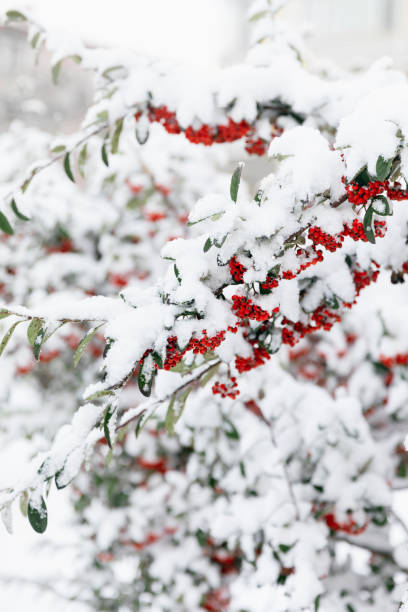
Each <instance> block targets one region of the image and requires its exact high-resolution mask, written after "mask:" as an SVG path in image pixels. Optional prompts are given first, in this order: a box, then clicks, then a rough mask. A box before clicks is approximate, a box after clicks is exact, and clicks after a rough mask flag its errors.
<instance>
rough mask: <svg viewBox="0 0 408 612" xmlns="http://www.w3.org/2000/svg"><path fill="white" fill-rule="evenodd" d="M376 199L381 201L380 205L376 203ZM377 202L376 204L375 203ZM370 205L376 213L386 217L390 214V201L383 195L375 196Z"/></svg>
mask: <svg viewBox="0 0 408 612" xmlns="http://www.w3.org/2000/svg"><path fill="white" fill-rule="evenodd" d="M378 201H380V202H382V205H379V204H378ZM376 202H377V205H376ZM371 205H372V207H373V210H374V212H375V214H376V215H381V216H382V217H387V216H388V215H389V214H390V203H389V202H388V200H387V198H386V197H385V196H381V195H380V196H377V197H376V198H375V200H373V202H372V204H371Z"/></svg>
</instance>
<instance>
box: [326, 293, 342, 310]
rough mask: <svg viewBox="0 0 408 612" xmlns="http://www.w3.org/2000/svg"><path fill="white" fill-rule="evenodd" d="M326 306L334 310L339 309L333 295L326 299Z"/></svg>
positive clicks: (335, 297)
mask: <svg viewBox="0 0 408 612" xmlns="http://www.w3.org/2000/svg"><path fill="white" fill-rule="evenodd" d="M326 304H327V306H328V307H329V308H333V309H334V310H337V308H339V307H340V304H339V301H338V299H337V296H336V295H334V293H333V294H332V295H331V296H330V297H326Z"/></svg>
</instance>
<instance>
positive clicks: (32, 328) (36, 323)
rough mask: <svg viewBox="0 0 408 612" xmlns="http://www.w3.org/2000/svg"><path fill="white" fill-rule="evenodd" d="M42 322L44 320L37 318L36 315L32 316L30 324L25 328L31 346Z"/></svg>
mask: <svg viewBox="0 0 408 612" xmlns="http://www.w3.org/2000/svg"><path fill="white" fill-rule="evenodd" d="M43 323H44V320H43V319H39V318H38V317H34V319H31V321H30V325H29V326H28V328H27V338H28V341H29V343H30V345H31V346H34V344H35V341H36V338H37V336H38V333H39V331H40V329H41V328H42V326H43Z"/></svg>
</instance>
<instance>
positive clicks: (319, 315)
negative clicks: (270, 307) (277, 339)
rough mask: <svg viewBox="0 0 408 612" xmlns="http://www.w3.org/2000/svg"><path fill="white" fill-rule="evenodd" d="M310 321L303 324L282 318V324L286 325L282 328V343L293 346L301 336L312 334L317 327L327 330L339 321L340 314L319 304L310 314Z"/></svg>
mask: <svg viewBox="0 0 408 612" xmlns="http://www.w3.org/2000/svg"><path fill="white" fill-rule="evenodd" d="M310 321H311V322H310V323H308V324H307V325H305V324H304V323H301V322H300V321H296V323H294V322H293V321H290V320H289V319H287V318H286V317H284V319H283V320H282V325H284V326H286V327H283V329H282V343H283V344H288V345H289V346H295V344H297V343H298V342H299V340H300V339H301V338H304V337H305V336H306V335H308V334H312V333H314V332H315V331H318V330H319V329H323V330H324V331H329V330H330V329H331V328H332V327H333V325H334V324H335V323H338V322H339V321H341V318H340V315H338V314H337V313H335V312H333V311H331V310H329V309H328V308H325V307H324V306H319V307H318V308H316V310H315V311H314V312H313V313H312V314H311V315H310Z"/></svg>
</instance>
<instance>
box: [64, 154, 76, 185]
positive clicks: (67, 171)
mask: <svg viewBox="0 0 408 612" xmlns="http://www.w3.org/2000/svg"><path fill="white" fill-rule="evenodd" d="M64 170H65V174H66V175H67V177H68V178H69V179H70V180H71V181H72V182H73V183H75V179H74V175H73V174H72V170H71V163H70V161H69V153H67V154H66V155H65V157H64Z"/></svg>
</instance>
